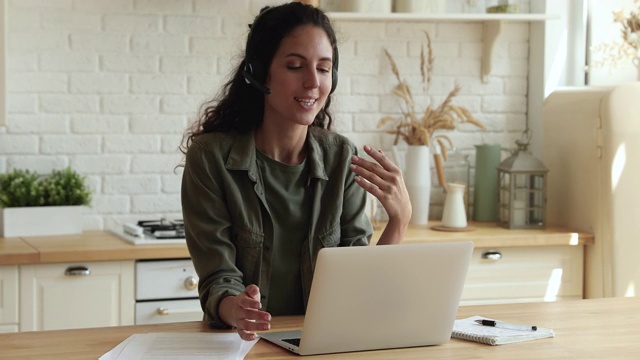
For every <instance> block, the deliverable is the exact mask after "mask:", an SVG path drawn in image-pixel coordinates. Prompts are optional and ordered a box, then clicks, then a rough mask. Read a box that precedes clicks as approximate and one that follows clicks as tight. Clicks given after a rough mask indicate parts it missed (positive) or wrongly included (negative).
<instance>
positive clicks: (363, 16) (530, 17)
mask: <svg viewBox="0 0 640 360" xmlns="http://www.w3.org/2000/svg"><path fill="white" fill-rule="evenodd" d="M327 14H328V15H329V18H331V19H332V20H348V21H417V22H423V21H425V22H464V21H468V22H485V21H514V22H515V21H520V22H523V21H546V20H551V19H557V18H559V17H558V16H555V15H548V14H419V13H358V12H329V13H327Z"/></svg>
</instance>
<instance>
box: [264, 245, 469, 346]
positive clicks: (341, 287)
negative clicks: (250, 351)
mask: <svg viewBox="0 0 640 360" xmlns="http://www.w3.org/2000/svg"><path fill="white" fill-rule="evenodd" d="M472 252H473V243H472V242H471V241H456V242H441V243H421V244H401V245H387V246H356V247H337V248H325V249H322V250H320V252H319V254H318V260H317V262H316V269H315V273H314V277H313V283H312V285H311V294H310V297H309V303H308V305H307V311H306V315H305V318H304V323H303V326H302V330H294V331H270V332H263V333H260V337H261V338H263V339H265V340H268V341H270V342H273V343H275V344H277V345H280V346H282V347H284V348H286V349H288V350H290V351H293V352H295V353H297V354H300V355H313V354H324V353H340V352H349V351H363V350H376V349H390V348H402V347H412V346H427V345H438V344H442V343H445V342H447V341H449V339H450V338H451V331H452V329H453V322H454V320H455V318H456V313H457V311H458V304H459V302H460V296H461V295H462V288H463V286H464V281H465V278H466V276H467V269H468V267H469V262H470V260H471V254H472ZM303 334H304V335H303Z"/></svg>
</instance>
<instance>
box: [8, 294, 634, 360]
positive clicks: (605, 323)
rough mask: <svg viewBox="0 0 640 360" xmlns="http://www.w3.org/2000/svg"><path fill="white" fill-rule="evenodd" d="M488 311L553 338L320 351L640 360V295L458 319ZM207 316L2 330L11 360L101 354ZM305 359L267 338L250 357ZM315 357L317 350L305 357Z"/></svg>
mask: <svg viewBox="0 0 640 360" xmlns="http://www.w3.org/2000/svg"><path fill="white" fill-rule="evenodd" d="M473 315H482V316H486V317H490V318H495V319H499V320H503V321H510V322H516V323H523V324H536V325H538V326H543V327H547V328H551V329H553V330H554V332H555V337H554V338H547V339H539V340H533V341H528V342H522V343H516V344H507V345H501V346H489V345H483V344H478V343H474V342H469V341H463V340H458V339H452V340H450V341H449V342H447V343H445V344H443V345H438V346H427V347H414V348H406V349H395V350H378V351H366V352H353V353H344V354H330V355H321V356H317V357H321V358H323V359H325V358H326V359H371V360H376V359H486V360H504V359H509V360H511V359H637V358H638V354H640V332H638V331H637V324H639V323H640V298H605V299H589V300H567V301H558V302H550V303H520V304H499V305H478V306H462V307H460V308H459V310H458V318H464V317H469V316H473ZM302 320H303V319H302V317H280V318H278V317H276V318H274V321H273V324H272V325H273V330H285V329H294V328H300V327H301V324H302ZM215 331H219V330H211V329H209V328H208V326H207V324H206V323H204V322H201V321H195V322H183V323H172V324H158V325H135V326H119V327H106V328H92V329H77V330H56V331H36V332H22V333H12V334H0V349H2V352H1V354H2V357H6V358H7V359H34V360H37V359H43V360H44V359H47V360H48V359H68V360H74V359H97V358H98V357H100V356H101V355H103V354H104V353H106V352H108V351H109V350H111V349H112V348H113V347H115V346H116V345H118V344H119V343H120V342H122V341H123V340H125V339H126V338H127V337H129V336H130V335H132V334H139V333H148V332H215ZM289 358H291V359H300V356H298V355H294V354H292V353H289V352H288V351H286V350H284V349H281V348H279V347H277V346H275V345H272V344H270V343H268V342H266V341H264V340H260V341H258V343H256V345H255V346H254V347H253V348H252V349H251V351H250V352H249V354H248V355H247V357H246V359H248V360H250V359H263V360H269V359H289ZM304 358H305V359H306V358H314V357H313V356H309V357H307V356H305V357H304Z"/></svg>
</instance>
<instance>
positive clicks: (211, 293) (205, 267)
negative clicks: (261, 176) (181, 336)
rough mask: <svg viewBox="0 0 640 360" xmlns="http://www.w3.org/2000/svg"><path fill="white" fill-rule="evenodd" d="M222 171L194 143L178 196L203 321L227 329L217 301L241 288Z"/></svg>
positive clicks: (219, 161) (217, 162)
mask: <svg viewBox="0 0 640 360" xmlns="http://www.w3.org/2000/svg"><path fill="white" fill-rule="evenodd" d="M224 171H226V169H225V167H224V164H223V162H222V159H221V158H216V156H214V155H212V153H211V152H210V151H207V149H206V147H205V146H204V145H203V144H200V143H198V142H194V143H193V144H192V145H191V146H190V148H189V150H188V151H187V155H186V160H185V167H184V173H183V177H182V193H181V201H182V213H183V218H184V224H185V234H186V241H187V247H188V249H189V253H190V254H191V258H192V261H193V264H194V267H195V269H196V272H197V274H198V277H199V278H200V280H199V284H198V291H199V294H200V304H201V306H202V310H203V311H204V314H205V320H210V321H213V325H214V326H215V327H220V328H224V327H228V325H227V324H225V323H224V322H223V321H222V320H221V319H220V316H219V314H218V305H219V304H220V301H221V300H222V298H224V297H225V296H229V295H237V294H239V293H241V292H242V291H243V290H244V288H245V287H244V285H243V278H242V276H243V275H242V272H241V271H240V270H239V269H238V268H237V267H236V265H235V263H236V261H235V258H236V248H235V245H234V244H233V242H232V239H231V236H232V230H231V229H232V227H231V218H230V213H229V210H228V208H227V204H226V203H225V199H224V187H223V186H222V184H221V183H222V179H223V177H222V176H221V173H222V172H224Z"/></svg>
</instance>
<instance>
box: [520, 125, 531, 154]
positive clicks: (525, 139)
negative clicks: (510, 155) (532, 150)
mask: <svg viewBox="0 0 640 360" xmlns="http://www.w3.org/2000/svg"><path fill="white" fill-rule="evenodd" d="M531 136H532V134H531V131H530V130H529V129H526V130H525V131H523V132H522V135H521V136H520V139H518V140H516V145H517V146H518V148H517V149H516V151H527V148H528V147H529V144H530V143H531Z"/></svg>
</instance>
